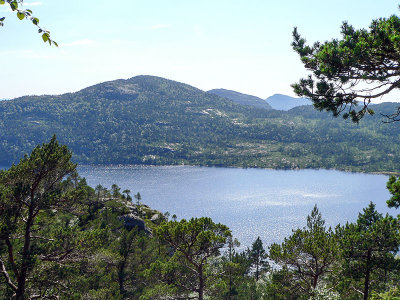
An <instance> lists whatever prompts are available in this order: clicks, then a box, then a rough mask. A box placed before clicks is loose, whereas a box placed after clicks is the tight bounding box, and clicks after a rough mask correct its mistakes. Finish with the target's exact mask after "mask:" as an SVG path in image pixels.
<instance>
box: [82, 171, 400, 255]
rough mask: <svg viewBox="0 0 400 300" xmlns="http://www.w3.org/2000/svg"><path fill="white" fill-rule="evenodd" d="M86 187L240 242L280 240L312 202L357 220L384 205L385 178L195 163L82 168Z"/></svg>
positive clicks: (326, 214) (329, 214)
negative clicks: (201, 221)
mask: <svg viewBox="0 0 400 300" xmlns="http://www.w3.org/2000/svg"><path fill="white" fill-rule="evenodd" d="M78 171H79V174H80V175H81V176H83V177H86V179H87V182H88V184H89V185H91V186H93V187H95V186H96V185H97V184H101V185H103V186H105V187H107V188H110V187H111V185H112V184H113V183H116V184H118V185H119V186H120V187H121V190H124V189H130V190H131V192H132V195H133V194H134V193H137V192H140V194H141V195H142V202H143V203H144V204H147V205H149V206H150V207H151V208H153V209H157V210H160V211H161V212H167V211H168V212H169V213H170V214H171V215H173V214H176V215H177V217H178V219H181V218H186V219H187V218H191V217H202V216H207V217H211V218H212V219H213V221H214V222H220V223H223V224H225V225H227V226H229V228H230V229H231V230H232V233H233V235H234V237H236V238H238V240H239V241H240V242H241V243H242V247H247V246H250V245H251V243H252V242H254V240H255V239H256V238H257V237H258V236H260V237H261V239H262V240H263V242H264V244H266V245H269V244H271V243H273V242H281V241H283V239H284V238H285V237H287V236H289V235H290V234H291V232H292V229H296V228H299V227H300V228H302V227H304V226H305V224H306V217H307V215H308V214H309V213H310V212H311V210H312V208H313V207H314V205H315V204H317V206H318V208H319V210H320V212H321V213H322V216H323V218H324V219H325V220H326V223H327V225H329V226H335V225H337V224H338V223H341V224H344V223H346V221H354V220H356V219H357V216H358V213H359V212H361V211H362V209H363V208H364V207H366V206H367V205H368V204H369V202H370V201H373V202H374V203H375V204H376V207H377V209H378V211H379V212H382V213H386V212H389V213H391V214H393V215H397V211H396V210H395V209H388V208H387V207H386V200H387V199H389V198H390V194H389V192H388V191H387V190H386V182H387V180H388V176H386V175H373V174H362V173H348V172H340V171H334V170H298V171H297V170H296V171H294V170H290V171H286V170H285V171H283V170H265V169H237V168H208V167H192V166H161V167H160V166H80V167H79V168H78Z"/></svg>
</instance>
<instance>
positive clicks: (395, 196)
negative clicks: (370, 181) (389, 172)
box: [386, 176, 400, 208]
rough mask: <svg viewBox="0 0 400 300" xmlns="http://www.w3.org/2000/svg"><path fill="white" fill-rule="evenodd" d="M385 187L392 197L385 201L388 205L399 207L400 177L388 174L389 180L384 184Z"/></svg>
mask: <svg viewBox="0 0 400 300" xmlns="http://www.w3.org/2000/svg"><path fill="white" fill-rule="evenodd" d="M386 187H387V189H388V191H389V192H390V194H392V197H391V198H390V199H389V200H388V201H386V203H387V205H388V206H389V207H395V208H399V206H400V178H397V179H396V177H395V176H390V178H389V181H388V182H387V184H386Z"/></svg>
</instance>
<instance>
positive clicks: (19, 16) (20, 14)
mask: <svg viewBox="0 0 400 300" xmlns="http://www.w3.org/2000/svg"><path fill="white" fill-rule="evenodd" d="M17 17H18V19H20V20H23V19H24V18H25V14H24V13H20V12H19V13H17Z"/></svg>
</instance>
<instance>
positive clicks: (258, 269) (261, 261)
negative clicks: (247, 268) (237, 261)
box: [249, 237, 269, 281]
mask: <svg viewBox="0 0 400 300" xmlns="http://www.w3.org/2000/svg"><path fill="white" fill-rule="evenodd" d="M249 259H250V262H251V267H252V268H253V269H254V277H255V279H256V281H258V280H259V279H260V276H261V275H262V274H263V273H265V272H267V271H268V270H269V263H268V261H267V253H266V252H265V249H264V246H263V243H262V241H261V239H260V237H258V238H257V239H256V241H255V242H254V243H253V245H252V246H251V249H250V251H249Z"/></svg>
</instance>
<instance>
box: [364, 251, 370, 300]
mask: <svg viewBox="0 0 400 300" xmlns="http://www.w3.org/2000/svg"><path fill="white" fill-rule="evenodd" d="M370 261H371V250H368V254H367V261H366V264H365V281H364V300H368V290H369V275H370V266H369V264H370Z"/></svg>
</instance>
